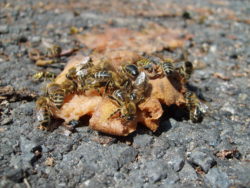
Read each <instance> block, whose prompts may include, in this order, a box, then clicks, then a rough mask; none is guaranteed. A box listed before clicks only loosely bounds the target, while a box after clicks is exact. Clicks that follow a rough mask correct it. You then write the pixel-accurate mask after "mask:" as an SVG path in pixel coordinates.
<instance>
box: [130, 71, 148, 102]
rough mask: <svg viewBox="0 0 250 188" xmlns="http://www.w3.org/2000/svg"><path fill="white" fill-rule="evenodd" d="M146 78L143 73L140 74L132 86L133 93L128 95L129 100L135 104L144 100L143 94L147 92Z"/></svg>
mask: <svg viewBox="0 0 250 188" xmlns="http://www.w3.org/2000/svg"><path fill="white" fill-rule="evenodd" d="M148 87H149V85H148V77H147V75H146V73H145V72H140V74H139V75H138V77H137V78H136V80H135V82H134V84H133V88H134V89H133V91H132V92H131V94H130V99H131V100H132V101H134V102H136V103H139V102H141V101H143V100H144V97H145V94H146V92H147V90H148Z"/></svg>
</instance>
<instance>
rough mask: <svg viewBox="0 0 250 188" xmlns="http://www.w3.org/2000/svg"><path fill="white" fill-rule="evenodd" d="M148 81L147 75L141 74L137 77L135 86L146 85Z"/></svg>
mask: <svg viewBox="0 0 250 188" xmlns="http://www.w3.org/2000/svg"><path fill="white" fill-rule="evenodd" d="M146 81H147V75H146V73H145V72H140V74H139V75H138V76H137V78H136V80H135V85H136V86H140V85H144V83H145V82H146Z"/></svg>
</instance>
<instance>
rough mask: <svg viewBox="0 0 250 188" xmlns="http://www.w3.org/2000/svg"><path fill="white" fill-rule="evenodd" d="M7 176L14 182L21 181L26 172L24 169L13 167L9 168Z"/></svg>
mask: <svg viewBox="0 0 250 188" xmlns="http://www.w3.org/2000/svg"><path fill="white" fill-rule="evenodd" d="M6 177H7V178H8V179H9V180H11V181H13V182H16V183H20V182H22V180H23V178H24V172H23V170H22V169H12V170H9V172H8V173H7V174H6Z"/></svg>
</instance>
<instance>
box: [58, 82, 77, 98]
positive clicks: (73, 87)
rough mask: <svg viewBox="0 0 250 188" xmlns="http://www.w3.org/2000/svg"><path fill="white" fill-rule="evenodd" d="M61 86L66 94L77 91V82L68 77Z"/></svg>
mask: <svg viewBox="0 0 250 188" xmlns="http://www.w3.org/2000/svg"><path fill="white" fill-rule="evenodd" d="M61 88H62V89H63V90H64V93H65V95H69V94H72V93H74V92H76V91H77V84H76V83H75V82H74V81H72V80H67V79H66V80H65V81H64V82H62V84H61Z"/></svg>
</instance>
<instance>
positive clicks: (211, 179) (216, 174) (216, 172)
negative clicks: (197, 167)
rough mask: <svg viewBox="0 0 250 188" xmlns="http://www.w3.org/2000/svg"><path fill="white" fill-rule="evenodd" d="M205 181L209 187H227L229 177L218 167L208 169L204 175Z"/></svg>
mask: <svg viewBox="0 0 250 188" xmlns="http://www.w3.org/2000/svg"><path fill="white" fill-rule="evenodd" d="M205 182H206V183H207V184H209V185H210V186H211V187H220V188H227V187H228V186H229V178H228V176H227V174H226V173H225V172H222V171H221V170H220V169H218V168H213V169H211V170H209V172H208V173H207V174H206V175H205ZM210 186H209V187H210Z"/></svg>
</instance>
